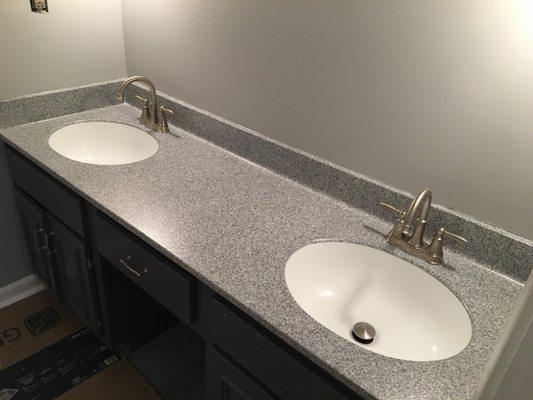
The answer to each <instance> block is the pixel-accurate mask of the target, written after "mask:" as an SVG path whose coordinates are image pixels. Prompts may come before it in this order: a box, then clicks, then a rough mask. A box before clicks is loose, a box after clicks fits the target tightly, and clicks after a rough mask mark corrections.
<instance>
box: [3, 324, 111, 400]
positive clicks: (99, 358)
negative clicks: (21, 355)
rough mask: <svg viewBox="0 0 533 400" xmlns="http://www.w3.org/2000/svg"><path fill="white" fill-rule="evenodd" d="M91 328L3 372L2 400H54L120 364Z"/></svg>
mask: <svg viewBox="0 0 533 400" xmlns="http://www.w3.org/2000/svg"><path fill="white" fill-rule="evenodd" d="M119 358H120V356H119V355H118V354H116V353H114V352H113V351H111V350H110V349H109V348H108V347H106V346H105V345H104V344H103V343H102V342H101V341H100V340H99V339H98V338H97V337H96V336H94V335H93V334H92V333H91V331H90V330H89V328H85V329H82V330H81V331H79V332H76V333H74V334H72V335H71V336H68V337H66V338H64V339H62V340H60V341H59V342H57V343H54V344H53V345H51V346H48V347H47V348H45V349H43V350H41V351H39V352H38V353H35V354H33V355H32V356H30V357H28V358H26V359H24V360H22V361H20V362H18V363H16V364H14V365H12V366H10V367H8V368H6V369H4V370H0V399H3V396H6V399H9V400H52V399H55V398H56V397H57V396H59V395H60V394H62V393H64V392H66V391H68V390H70V389H72V388H73V387H74V386H77V385H79V384H80V383H81V382H83V381H85V380H86V379H88V378H90V377H91V376H93V375H95V374H97V373H98V372H100V371H103V370H104V369H106V368H107V367H108V366H110V365H111V364H114V363H115V362H116V361H118V360H119Z"/></svg>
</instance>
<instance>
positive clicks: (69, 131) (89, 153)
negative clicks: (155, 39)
mask: <svg viewBox="0 0 533 400" xmlns="http://www.w3.org/2000/svg"><path fill="white" fill-rule="evenodd" d="M48 144H49V145H50V147H51V148H52V149H54V150H55V151H56V152H58V153H59V154H61V155H63V156H65V157H67V158H70V159H71V160H74V161H78V162H82V163H86V164H99V165H120V164H129V163H134V162H137V161H141V160H144V159H146V158H148V157H151V156H153V155H154V154H155V153H156V152H157V150H158V149H159V144H158V143H157V141H156V140H155V139H154V138H153V137H152V136H150V135H149V134H148V133H146V132H144V131H143V130H141V129H138V128H135V127H133V126H129V125H125V124H121V123H117V122H102V121H91V122H78V123H75V124H72V125H67V126H65V127H63V128H61V129H58V130H57V131H55V132H54V133H53V134H52V136H50V139H49V140H48Z"/></svg>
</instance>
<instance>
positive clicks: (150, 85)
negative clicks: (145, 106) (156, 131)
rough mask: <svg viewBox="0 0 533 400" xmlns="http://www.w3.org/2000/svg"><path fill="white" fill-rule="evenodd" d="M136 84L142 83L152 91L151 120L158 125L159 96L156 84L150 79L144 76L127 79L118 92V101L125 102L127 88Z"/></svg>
mask: <svg viewBox="0 0 533 400" xmlns="http://www.w3.org/2000/svg"><path fill="white" fill-rule="evenodd" d="M134 82H142V83H144V84H145V85H146V86H148V88H149V89H150V102H149V104H150V120H151V121H152V122H153V123H154V124H157V122H158V118H157V94H156V90H155V86H154V84H153V83H152V81H150V80H149V79H148V78H145V77H144V76H132V77H131V78H128V79H126V80H125V81H124V82H122V84H121V85H120V87H119V88H118V90H117V96H116V97H117V100H118V101H121V102H123V101H124V92H125V91H126V88H127V87H128V86H129V85H131V84H132V83H134Z"/></svg>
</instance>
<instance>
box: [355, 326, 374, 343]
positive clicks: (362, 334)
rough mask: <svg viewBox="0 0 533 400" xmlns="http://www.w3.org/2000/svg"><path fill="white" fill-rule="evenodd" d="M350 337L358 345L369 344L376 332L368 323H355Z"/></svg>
mask: <svg viewBox="0 0 533 400" xmlns="http://www.w3.org/2000/svg"><path fill="white" fill-rule="evenodd" d="M352 337H353V338H354V339H355V340H357V341H358V342H359V343H363V344H369V343H372V342H373V341H374V338H375V337H376V330H375V329H374V327H373V326H372V325H370V324H369V323H368V322H356V323H355V324H354V326H353V327H352Z"/></svg>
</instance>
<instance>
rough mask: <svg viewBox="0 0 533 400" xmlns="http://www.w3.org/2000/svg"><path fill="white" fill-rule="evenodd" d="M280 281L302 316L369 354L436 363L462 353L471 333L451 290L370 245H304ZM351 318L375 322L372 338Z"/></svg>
mask: <svg viewBox="0 0 533 400" xmlns="http://www.w3.org/2000/svg"><path fill="white" fill-rule="evenodd" d="M436 268H438V267H436ZM285 279H286V281H287V285H288V287H289V290H290V292H291V294H292V296H293V297H294V299H295V300H296V302H297V303H298V304H299V305H300V307H302V308H303V310H304V311H305V312H307V314H309V315H310V316H311V317H313V318H314V319H315V320H316V321H318V322H319V323H320V324H322V325H324V326H325V327H326V328H328V329H329V330H331V331H333V332H335V333H336V334H338V335H339V336H342V337H343V338H345V339H346V340H349V341H350V342H352V343H355V344H357V345H360V346H362V347H364V348H365V349H368V350H370V351H373V352H375V353H379V354H382V355H385V356H389V357H394V358H398V359H402V360H411V361H432V360H442V359H445V358H448V357H451V356H453V355H455V354H457V353H459V352H460V351H461V350H463V349H464V348H465V347H466V345H467V344H468V342H469V341H470V337H471V336H472V325H471V323H470V318H469V316H468V313H467V312H466V310H465V308H464V307H463V305H462V303H461V302H460V301H459V300H458V299H457V298H456V297H455V296H454V295H453V293H452V292H450V290H448V289H447V288H446V287H445V286H444V285H443V284H442V283H440V282H439V281H438V280H437V279H435V278H433V277H432V276H430V275H429V274H427V273H426V272H424V271H423V270H421V269H419V268H417V267H415V266H414V265H412V264H409V263H408V262H406V261H404V260H401V259H399V258H397V257H394V256H392V255H390V254H388V253H385V252H383V251H380V250H376V249H373V248H371V247H366V246H361V245H356V244H351V243H340V242H323V243H315V244H311V245H308V246H305V247H303V248H301V249H299V250H298V251H296V252H295V253H294V254H293V255H292V256H291V257H290V258H289V260H288V261H287V265H286V269H285ZM356 322H366V323H369V324H371V325H372V326H373V327H374V329H375V338H374V341H373V342H371V343H370V344H360V343H359V342H357V341H356V340H354V338H353V337H352V336H351V330H352V327H353V325H354V324H355V323H356Z"/></svg>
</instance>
